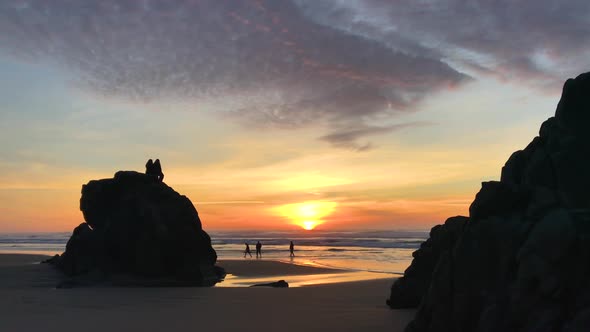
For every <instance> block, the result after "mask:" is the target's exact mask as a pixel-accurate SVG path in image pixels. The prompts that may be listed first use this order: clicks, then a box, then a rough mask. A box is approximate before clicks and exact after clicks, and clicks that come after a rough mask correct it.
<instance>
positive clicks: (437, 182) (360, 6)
mask: <svg viewBox="0 0 590 332" xmlns="http://www.w3.org/2000/svg"><path fill="white" fill-rule="evenodd" d="M588 13H590V2H588V1H586V0H572V1H554V0H539V1H513V0H510V1H509V0H499V1H483V0H480V1H469V2H468V3H466V2H465V1H458V0H439V1H435V0H399V1H396V0H177V1H156V0H119V1H117V0H100V1H99V0H88V1H70V0H54V1H41V0H36V1H33V0H31V1H24V0H5V1H2V2H0V73H2V74H1V75H0V141H1V142H2V144H0V232H32V231H39V232H41V231H42V232H45V231H70V230H71V229H72V228H73V227H75V226H76V225H78V224H79V223H80V222H82V221H83V217H82V214H81V212H80V211H79V198H80V190H81V186H82V184H84V183H87V182H88V181H90V180H92V179H100V178H109V177H112V176H113V174H114V173H115V172H116V171H118V170H137V171H140V172H143V171H144V165H145V162H146V160H147V159H148V158H152V159H156V158H159V159H160V160H161V162H162V167H163V170H164V173H165V182H166V183H167V184H168V185H170V186H171V187H173V188H174V189H175V190H177V191H178V192H180V193H182V194H184V195H187V196H188V197H189V198H190V199H191V200H192V202H193V203H194V204H195V206H196V208H197V210H198V211H199V215H200V217H201V220H202V222H203V226H204V228H205V229H206V230H261V229H265V230H268V229H272V230H289V229H300V228H302V227H303V228H314V227H315V228H316V229H322V230H366V229H428V228H430V227H431V226H433V225H434V224H437V223H441V222H443V221H444V220H445V219H446V218H447V217H449V216H454V215H459V214H462V215H466V214H467V213H468V207H469V204H470V202H471V201H472V200H473V198H474V196H475V194H476V193H477V191H478V190H479V188H480V185H481V184H480V183H481V182H482V181H488V180H497V179H499V176H500V170H501V167H502V165H503V164H504V162H505V161H506V160H507V159H508V157H509V156H510V154H511V153H512V152H513V151H516V150H518V149H522V148H524V147H525V146H526V145H527V144H528V142H529V141H530V140H531V139H532V138H533V137H534V136H536V135H537V133H538V128H539V126H540V124H541V123H542V121H544V120H545V119H546V118H548V117H549V116H551V115H553V113H554V110H555V106H556V105H557V102H558V99H559V96H560V93H561V87H562V85H563V82H564V81H565V79H567V78H568V77H575V76H577V75H578V74H580V73H582V72H585V71H588V69H589V64H588V62H587V59H589V58H590V15H589V14H588Z"/></svg>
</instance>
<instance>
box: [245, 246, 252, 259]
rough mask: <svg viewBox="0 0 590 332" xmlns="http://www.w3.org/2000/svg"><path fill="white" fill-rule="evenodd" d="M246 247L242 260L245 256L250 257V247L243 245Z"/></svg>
mask: <svg viewBox="0 0 590 332" xmlns="http://www.w3.org/2000/svg"><path fill="white" fill-rule="evenodd" d="M244 244H245V245H246V250H244V258H246V255H250V257H252V253H251V252H250V245H249V244H248V243H244Z"/></svg>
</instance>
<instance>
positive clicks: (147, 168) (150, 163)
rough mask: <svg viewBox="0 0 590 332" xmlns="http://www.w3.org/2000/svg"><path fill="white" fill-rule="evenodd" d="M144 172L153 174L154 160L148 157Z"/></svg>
mask: <svg viewBox="0 0 590 332" xmlns="http://www.w3.org/2000/svg"><path fill="white" fill-rule="evenodd" d="M145 174H146V175H153V174H154V162H153V161H152V160H151V159H150V160H148V161H147V163H146V164H145Z"/></svg>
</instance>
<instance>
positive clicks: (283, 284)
mask: <svg viewBox="0 0 590 332" xmlns="http://www.w3.org/2000/svg"><path fill="white" fill-rule="evenodd" d="M250 287H274V288H288V287H289V283H287V282H286V281H285V280H279V281H275V282H269V283H267V284H256V285H252V286H250Z"/></svg>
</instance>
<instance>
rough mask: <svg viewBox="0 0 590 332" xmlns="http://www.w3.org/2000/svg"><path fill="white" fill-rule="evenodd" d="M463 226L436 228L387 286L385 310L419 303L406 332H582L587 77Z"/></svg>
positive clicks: (587, 247) (585, 320)
mask: <svg viewBox="0 0 590 332" xmlns="http://www.w3.org/2000/svg"><path fill="white" fill-rule="evenodd" d="M461 220H462V221H463V223H464V225H463V226H462V227H458V226H457V225H456V224H455V223H449V222H447V223H445V225H441V226H436V227H435V228H433V232H432V233H431V238H430V239H429V240H428V241H426V242H425V244H424V245H423V246H422V247H421V248H420V249H419V250H418V251H417V252H416V253H415V256H414V257H415V258H414V261H413V262H412V265H411V266H410V267H409V268H408V270H406V273H405V275H404V277H403V278H401V279H399V280H397V281H396V282H395V283H394V285H393V287H392V293H391V298H390V299H389V301H388V303H389V304H390V306H392V307H408V306H413V305H415V304H416V303H417V302H420V305H419V309H418V312H417V314H416V317H415V318H414V320H413V321H412V322H411V323H410V324H409V325H408V327H407V328H406V331H407V332H427V331H428V332H431V331H432V332H434V331H436V332H445V331H453V332H461V331H466V332H467V331H469V332H471V331H476V332H477V331H481V332H483V331H486V332H487V331H508V332H510V331H564V332H565V331H568V332H573V331H587V330H588V327H589V326H590V73H586V74H582V75H580V76H578V77H577V78H576V79H575V80H574V79H569V80H568V81H567V82H566V83H565V86H564V88H563V95H562V97H561V100H560V102H559V104H558V106H557V111H556V113H555V116H554V117H552V118H549V119H548V120H547V121H545V122H544V123H543V125H542V126H541V129H540V132H539V136H538V137H535V139H533V141H532V142H531V143H530V144H529V145H528V146H527V147H526V148H525V149H524V150H521V151H517V152H515V153H514V154H512V156H511V157H510V158H509V159H508V161H507V162H506V165H505V166H504V167H503V168H502V176H501V179H500V181H490V182H484V183H483V184H482V188H481V190H480V192H479V193H478V194H477V195H476V197H475V200H474V201H473V203H472V204H471V207H470V209H469V218H468V219H467V218H465V219H461ZM459 228H460V229H459ZM428 243H431V244H430V245H429V244H428ZM435 244H436V245H435ZM425 248H429V250H427V251H425V250H424V249H425ZM408 285H410V286H408ZM408 299H410V300H408ZM417 299H420V300H419V301H417Z"/></svg>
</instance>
